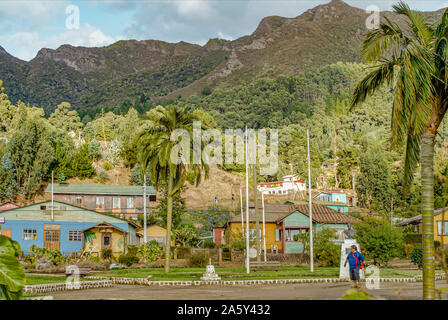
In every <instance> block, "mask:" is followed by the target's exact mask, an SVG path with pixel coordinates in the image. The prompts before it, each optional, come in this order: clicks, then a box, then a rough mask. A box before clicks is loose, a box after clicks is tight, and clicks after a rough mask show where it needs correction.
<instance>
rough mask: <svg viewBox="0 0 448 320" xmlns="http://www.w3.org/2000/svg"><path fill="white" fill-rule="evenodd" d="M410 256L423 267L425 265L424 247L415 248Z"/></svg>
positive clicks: (416, 263) (413, 261)
mask: <svg viewBox="0 0 448 320" xmlns="http://www.w3.org/2000/svg"><path fill="white" fill-rule="evenodd" d="M410 258H411V261H412V263H413V264H415V265H417V266H418V267H419V268H421V267H422V266H423V249H422V248H414V249H413V250H412V252H411V256H410Z"/></svg>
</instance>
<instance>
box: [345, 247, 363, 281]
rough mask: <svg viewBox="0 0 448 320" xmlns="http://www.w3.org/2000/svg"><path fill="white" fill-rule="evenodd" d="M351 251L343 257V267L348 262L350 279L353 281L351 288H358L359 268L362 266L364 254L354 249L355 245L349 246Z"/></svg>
mask: <svg viewBox="0 0 448 320" xmlns="http://www.w3.org/2000/svg"><path fill="white" fill-rule="evenodd" d="M351 249H352V252H350V253H349V254H348V255H347V259H345V263H344V267H345V266H346V265H347V262H348V264H349V268H350V280H352V281H353V288H359V287H360V282H359V270H360V269H362V268H363V267H364V260H365V258H364V256H363V255H362V254H361V252H359V251H358V250H357V249H356V246H355V245H352V246H351Z"/></svg>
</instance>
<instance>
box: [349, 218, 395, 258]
mask: <svg viewBox="0 0 448 320" xmlns="http://www.w3.org/2000/svg"><path fill="white" fill-rule="evenodd" d="M354 229H355V230H356V235H355V238H356V240H358V243H359V245H360V246H361V249H362V250H363V253H364V254H365V257H366V259H373V262H374V264H379V265H387V263H388V262H389V260H390V259H391V258H393V257H396V256H398V255H399V253H400V249H401V250H402V246H403V232H402V231H401V229H398V228H397V227H394V226H391V225H390V223H389V222H388V221H387V220H385V219H377V218H372V217H370V218H367V219H366V220H365V221H364V222H359V223H356V224H355V225H354Z"/></svg>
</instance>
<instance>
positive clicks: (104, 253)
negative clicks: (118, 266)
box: [101, 248, 113, 260]
mask: <svg viewBox="0 0 448 320" xmlns="http://www.w3.org/2000/svg"><path fill="white" fill-rule="evenodd" d="M101 257H102V258H103V259H104V260H110V259H112V258H113V254H112V249H107V248H106V249H103V250H101Z"/></svg>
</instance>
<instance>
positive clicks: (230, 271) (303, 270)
mask: <svg viewBox="0 0 448 320" xmlns="http://www.w3.org/2000/svg"><path fill="white" fill-rule="evenodd" d="M277 269H278V271H276V270H277ZM204 270H205V268H172V269H171V272H170V273H169V274H165V273H164V271H163V268H147V269H121V270H111V271H108V272H103V273H99V274H95V275H96V276H105V277H129V278H146V277H147V276H149V275H152V278H151V279H150V280H151V281H165V280H179V281H188V280H200V278H201V276H202V274H203V273H204ZM215 270H216V273H217V274H218V275H219V276H220V277H221V279H222V280H224V281H225V280H248V279H260V280H261V279H306V278H337V277H339V268H337V267H335V268H330V267H328V268H327V267H318V268H315V269H314V272H313V273H312V272H310V270H309V268H308V267H294V266H292V267H286V266H284V267H280V268H275V267H265V268H263V269H260V270H256V271H255V270H252V271H251V273H250V274H246V270H245V269H244V268H220V267H216V268H215ZM419 274H421V271H419V270H402V269H391V268H381V269H380V277H387V278H388V277H393V278H404V277H413V276H415V275H419Z"/></svg>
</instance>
